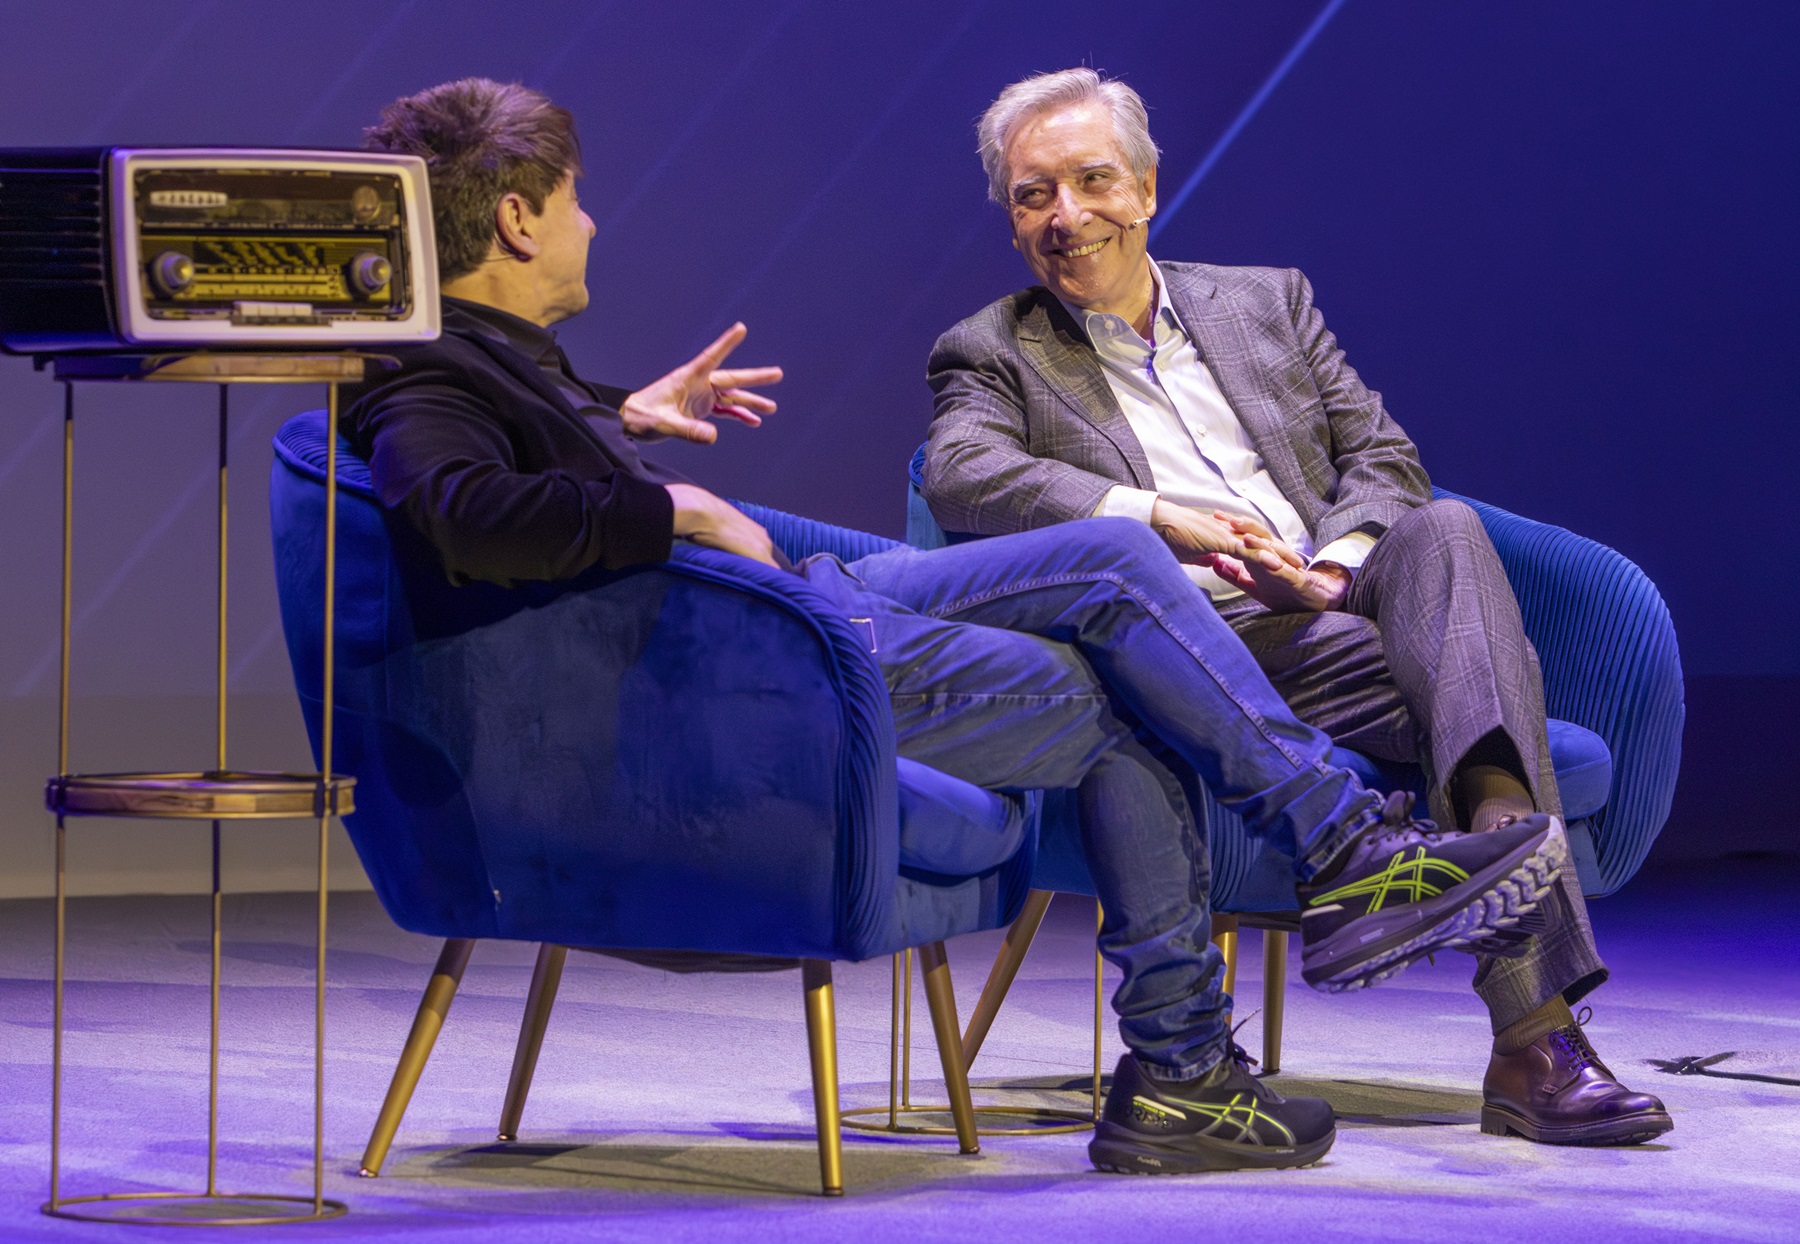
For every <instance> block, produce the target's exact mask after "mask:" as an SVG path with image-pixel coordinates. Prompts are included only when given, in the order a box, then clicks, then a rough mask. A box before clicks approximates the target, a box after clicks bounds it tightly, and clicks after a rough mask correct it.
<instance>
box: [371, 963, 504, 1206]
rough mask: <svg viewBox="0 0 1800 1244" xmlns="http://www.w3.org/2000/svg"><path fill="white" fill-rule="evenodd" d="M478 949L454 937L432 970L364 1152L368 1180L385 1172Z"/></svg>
mask: <svg viewBox="0 0 1800 1244" xmlns="http://www.w3.org/2000/svg"><path fill="white" fill-rule="evenodd" d="M474 949H475V939H474V938H472V937H453V938H450V939H449V940H448V941H446V942H445V943H444V949H443V951H442V952H441V953H440V954H439V955H438V961H437V966H436V967H435V968H433V969H432V970H431V980H430V982H429V983H428V984H427V985H426V986H425V996H424V997H423V998H421V999H419V1013H418V1014H417V1015H416V1016H414V1017H413V1026H412V1031H411V1032H410V1033H408V1034H407V1037H406V1047H405V1048H404V1049H402V1050H401V1051H400V1064H399V1066H397V1067H395V1068H394V1079H393V1082H392V1083H391V1084H389V1085H388V1091H387V1097H386V1099H385V1100H384V1101H383V1102H382V1103H381V1113H380V1114H379V1115H377V1116H376V1117H375V1130H374V1131H373V1132H370V1133H369V1147H368V1148H367V1149H364V1150H363V1157H362V1167H361V1168H360V1169H359V1170H358V1171H357V1174H359V1175H362V1176H364V1177H365V1178H368V1179H373V1178H375V1176H377V1175H379V1174H380V1173H381V1164H382V1163H383V1162H385V1161H386V1160H387V1151H388V1146H389V1145H391V1144H393V1143H394V1133H395V1132H397V1131H399V1130H400V1116H402V1115H404V1114H405V1113H406V1104H407V1103H408V1102H410V1101H411V1100H412V1095H413V1090H414V1089H415V1088H417V1087H418V1085H419V1077H420V1076H421V1075H422V1074H424V1071H425V1060H426V1059H428V1058H430V1057H431V1047H432V1046H433V1045H435V1044H437V1037H438V1031H439V1030H440V1029H442V1028H443V1026H444V1016H445V1015H446V1014H448V1013H449V1010H450V1003H451V1002H452V1001H453V1000H454V999H455V998H456V987H457V986H458V985H460V984H462V976H463V969H464V968H466V967H468V966H469V953H470V952H471V951H473V950H474Z"/></svg>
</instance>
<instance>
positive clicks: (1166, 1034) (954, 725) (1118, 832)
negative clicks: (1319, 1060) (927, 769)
mask: <svg viewBox="0 0 1800 1244" xmlns="http://www.w3.org/2000/svg"><path fill="white" fill-rule="evenodd" d="M803 569H804V572H805V574H806V576H807V578H808V579H809V580H810V581H811V582H812V583H813V585H814V586H815V587H818V588H819V589H820V590H821V591H823V592H825V593H826V594H827V595H828V596H831V597H832V598H833V599H834V600H836V602H837V603H838V604H839V605H840V606H841V607H842V608H843V609H844V611H845V612H846V613H847V614H849V615H850V616H851V617H853V618H866V619H868V622H869V625H870V628H871V632H872V635H873V642H874V648H875V655H876V659H877V661H878V662H879V663H880V665H881V668H882V672H883V674H884V675H885V677H886V679H887V683H888V690H889V692H890V695H891V697H892V700H893V705H894V722H895V727H896V732H897V735H898V740H899V748H900V752H901V754H903V755H905V756H909V757H911V758H913V759H915V760H919V761H922V762H923V763H926V764H929V765H931V766H933V767H934V768H937V769H941V770H943V771H944V772H946V773H950V774H954V775H955V776H957V777H961V778H963V779H965V780H967V781H970V782H974V783H976V784H977V785H980V786H985V787H988V788H990V789H995V790H1028V789H1037V788H1046V789H1059V788H1073V789H1076V790H1077V792H1078V796H1077V798H1078V803H1079V807H1080V817H1081V833H1082V844H1083V848H1084V851H1085V854H1086V857H1087V862H1088V868H1089V871H1090V872H1091V873H1092V874H1093V877H1094V882H1095V886H1096V888H1097V889H1098V891H1099V897H1100V901H1101V903H1102V905H1103V907H1104V909H1105V913H1106V918H1105V923H1104V925H1103V926H1102V928H1101V933H1100V950H1101V952H1102V953H1103V954H1104V955H1105V956H1106V957H1107V959H1108V960H1109V961H1110V962H1112V963H1114V964H1115V965H1117V966H1118V967H1119V968H1120V969H1121V971H1122V972H1123V973H1124V982H1123V983H1122V984H1121V985H1120V987H1119V989H1118V991H1117V992H1116V993H1115V994H1114V996H1113V1007H1114V1009H1115V1010H1116V1011H1117V1012H1118V1015H1119V1030H1120V1034H1121V1035H1122V1036H1123V1038H1124V1040H1125V1044H1126V1045H1127V1046H1128V1047H1129V1048H1130V1049H1131V1050H1132V1052H1133V1053H1134V1054H1135V1055H1136V1056H1137V1057H1138V1059H1139V1060H1140V1061H1141V1062H1142V1063H1143V1064H1144V1065H1145V1069H1146V1071H1148V1072H1149V1073H1150V1074H1152V1075H1156V1076H1159V1077H1160V1078H1165V1079H1185V1078H1187V1077H1189V1076H1192V1075H1195V1074H1198V1073H1200V1072H1203V1071H1205V1070H1207V1069H1208V1068H1210V1067H1211V1066H1213V1065H1214V1064H1216V1063H1217V1062H1218V1061H1219V1060H1220V1059H1221V1058H1223V1057H1224V1052H1225V1050H1226V1048H1227V1036H1228V1034H1227V1032H1226V1028H1225V1021H1226V1015H1227V1014H1228V1012H1229V1009H1230V1000H1229V999H1228V998H1227V997H1226V996H1225V994H1224V991H1223V989H1222V988H1221V986H1222V983H1223V976H1224V964H1223V961H1222V960H1221V958H1220V956H1219V953H1218V951H1217V950H1216V949H1215V948H1214V947H1213V946H1212V944H1211V941H1210V933H1211V913H1210V910H1209V907H1208V901H1207V899H1208V889H1209V883H1210V866H1209V861H1208V855H1207V850H1206V844H1205V843H1204V842H1202V841H1201V840H1200V837H1199V834H1198V833H1197V832H1196V829H1195V825H1194V818H1193V814H1192V812H1191V811H1190V809H1189V807H1188V804H1187V802H1186V800H1185V798H1184V797H1183V796H1182V793H1181V787H1180V784H1179V783H1178V782H1177V781H1176V779H1175V777H1174V775H1173V774H1172V773H1171V772H1170V771H1169V769H1168V768H1167V767H1166V766H1165V765H1164V764H1162V762H1161V761H1159V760H1158V759H1157V752H1158V751H1159V750H1162V749H1166V750H1167V751H1168V752H1170V753H1173V754H1174V755H1175V756H1177V757H1179V758H1180V759H1181V760H1182V761H1184V762H1186V763H1187V764H1188V765H1190V766H1192V767H1193V769H1194V770H1195V772H1196V773H1198V774H1199V776H1200V778H1201V780H1203V781H1204V782H1206V783H1207V785H1208V786H1209V787H1210V788H1211V789H1212V791H1213V793H1214V795H1215V797H1217V798H1218V799H1219V801H1220V802H1222V803H1224V804H1225V805H1226V806H1228V807H1230V808H1232V809H1233V810H1234V811H1237V812H1238V813H1239V814H1240V815H1242V816H1243V817H1244V820H1245V822H1246V824H1247V825H1248V826H1249V827H1250V828H1251V829H1252V831H1254V832H1257V833H1261V834H1265V835H1267V836H1268V837H1270V838H1271V839H1272V840H1273V841H1274V843H1275V845H1276V846H1277V847H1279V848H1280V849H1282V850H1283V851H1284V852H1286V853H1287V854H1289V855H1290V856H1291V857H1292V858H1293V859H1295V860H1296V861H1297V862H1298V863H1297V869H1298V872H1299V875H1300V876H1301V877H1303V878H1304V877H1307V876H1310V875H1311V874H1312V873H1313V872H1314V871H1316V869H1317V868H1318V867H1320V866H1321V865H1323V864H1324V863H1325V862H1326V861H1328V860H1329V859H1331V857H1332V856H1334V855H1335V854H1336V853H1337V852H1338V850H1339V849H1340V848H1341V847H1342V846H1343V845H1344V843H1345V842H1346V841H1348V839H1349V838H1350V837H1351V836H1352V835H1353V834H1354V833H1355V832H1357V830H1358V829H1360V828H1361V826H1362V825H1364V824H1366V823H1367V821H1368V819H1369V817H1370V813H1371V809H1373V808H1374V807H1375V805H1376V803H1377V799H1376V796H1374V795H1372V794H1371V793H1370V792H1369V791H1368V790H1366V789H1365V788H1364V787H1363V786H1362V785H1361V784H1360V783H1359V782H1358V781H1357V780H1356V778H1355V777H1354V776H1353V775H1351V774H1350V773H1349V772H1348V771H1346V770H1343V769H1339V768H1335V767H1333V766H1332V765H1331V764H1329V763H1328V760H1327V757H1328V756H1329V754H1330V751H1331V740H1330V739H1329V738H1328V737H1327V736H1325V735H1324V734H1322V733H1320V732H1319V731H1317V730H1315V729H1313V728H1312V727H1310V726H1307V725H1305V724H1304V723H1302V722H1301V721H1300V720H1299V719H1298V718H1296V717H1295V716H1294V715H1293V713H1292V712H1291V711H1290V710H1289V709H1288V707H1287V705H1286V704H1285V703H1284V702H1283V701H1282V699H1281V697H1280V696H1279V695H1277V694H1276V693H1275V691H1274V689H1273V688H1272V687H1270V685H1269V683H1268V680H1267V679H1266V678H1265V677H1264V675H1263V673H1262V671H1261V670H1260V669H1259V668H1258V667H1257V664H1256V662H1255V660H1254V659H1253V658H1252V657H1251V656H1250V654H1249V652H1248V651H1247V650H1246V649H1245V648H1244V646H1243V644H1242V642H1240V641H1239V640H1238V638H1237V636H1236V635H1235V634H1233V633H1232V631H1231V629H1230V627H1228V626H1227V625H1226V624H1225V622H1224V621H1223V620H1222V619H1221V618H1220V617H1219V614H1218V612H1217V610H1215V609H1214V608H1213V605H1212V602H1211V601H1210V600H1209V599H1208V598H1207V597H1206V596H1205V594H1203V593H1202V592H1200V590H1199V589H1198V588H1196V587H1195V586H1194V585H1193V583H1192V582H1191V581H1189V579H1188V578H1187V576H1186V575H1185V574H1184V573H1183V572H1182V570H1181V567H1180V566H1179V565H1178V564H1177V563H1176V561H1175V559H1174V557H1173V555H1172V554H1170V552H1169V550H1168V548H1167V547H1166V546H1165V545H1164V544H1163V543H1162V541H1161V539H1160V538H1158V537H1157V536H1156V534H1155V533H1154V532H1152V531H1151V530H1150V529H1149V528H1148V527H1145V526H1144V525H1143V524H1141V523H1137V522H1134V521H1132V520H1130V519H1114V518H1096V519H1086V520H1083V521H1080V522H1075V523H1065V524H1061V525H1059V526H1056V527H1052V528H1045V529H1042V530H1039V531H1030V532H1023V533H1020V534H1018V535H1010V536H1001V537H997V538H994V539H991V540H982V541H978V542H971V543H968V544H961V545H955V546H953V547H950V548H946V549H934V550H930V551H921V550H917V549H906V548H901V549H893V550H890V551H888V552H885V553H879V554H876V555H875V556H872V557H866V558H863V559H862V560H860V561H857V562H855V563H853V564H851V565H850V566H848V567H845V566H843V565H841V564H839V563H838V562H837V561H836V560H835V559H832V558H829V557H824V558H814V559H812V560H810V561H808V562H807V563H806V565H805V566H804V568H803Z"/></svg>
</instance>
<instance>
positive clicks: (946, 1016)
mask: <svg viewBox="0 0 1800 1244" xmlns="http://www.w3.org/2000/svg"><path fill="white" fill-rule="evenodd" d="M919 971H920V973H921V974H922V975H923V976H924V977H925V1001H926V1003H927V1005H929V1006H930V1008H931V1027H932V1030H933V1031H934V1032H935V1033H936V1035H937V1047H938V1060H939V1061H940V1062H942V1063H943V1065H944V1088H945V1089H947V1090H948V1091H949V1094H950V1117H951V1118H952V1119H954V1120H955V1121H956V1144H957V1148H959V1149H961V1150H962V1151H963V1152H964V1153H980V1152H981V1141H980V1139H979V1138H978V1137H977V1136H976V1134H975V1102H974V1100H973V1099H972V1098H971V1097H970V1096H969V1073H968V1070H967V1067H966V1065H965V1064H964V1062H963V1058H962V1042H961V1040H960V1039H959V1038H958V1037H957V1035H956V996H955V994H954V992H953V991H952V989H951V985H950V960H949V958H948V957H947V956H946V955H945V953H944V943H942V942H927V943H926V944H925V945H923V946H921V947H919Z"/></svg>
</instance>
